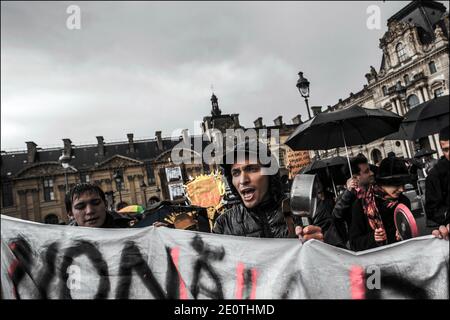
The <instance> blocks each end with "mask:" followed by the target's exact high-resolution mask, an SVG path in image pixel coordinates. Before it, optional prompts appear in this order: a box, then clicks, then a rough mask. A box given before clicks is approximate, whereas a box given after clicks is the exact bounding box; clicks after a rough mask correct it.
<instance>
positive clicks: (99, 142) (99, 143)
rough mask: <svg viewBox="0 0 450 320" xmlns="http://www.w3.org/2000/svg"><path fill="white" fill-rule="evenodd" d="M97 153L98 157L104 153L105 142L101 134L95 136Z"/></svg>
mask: <svg viewBox="0 0 450 320" xmlns="http://www.w3.org/2000/svg"><path fill="white" fill-rule="evenodd" d="M96 138H97V153H98V155H99V156H100V157H103V156H104V155H105V144H104V142H103V137H102V136H97V137H96Z"/></svg>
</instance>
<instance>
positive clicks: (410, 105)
mask: <svg viewBox="0 0 450 320" xmlns="http://www.w3.org/2000/svg"><path fill="white" fill-rule="evenodd" d="M406 104H407V106H408V108H409V109H412V108H414V107H415V106H417V105H418V104H420V101H419V98H417V96H416V95H415V94H412V95H410V96H409V97H408V99H406Z"/></svg>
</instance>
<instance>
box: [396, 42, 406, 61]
mask: <svg viewBox="0 0 450 320" xmlns="http://www.w3.org/2000/svg"><path fill="white" fill-rule="evenodd" d="M395 51H397V57H398V61H399V62H403V61H405V60H406V58H408V56H407V55H406V50H405V46H404V45H403V43H401V42H400V43H399V44H398V45H397V47H396V48H395Z"/></svg>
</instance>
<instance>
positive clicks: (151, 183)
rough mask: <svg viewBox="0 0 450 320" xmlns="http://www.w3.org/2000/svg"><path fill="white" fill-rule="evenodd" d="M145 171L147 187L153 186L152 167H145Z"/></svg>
mask: <svg viewBox="0 0 450 320" xmlns="http://www.w3.org/2000/svg"><path fill="white" fill-rule="evenodd" d="M146 170H147V178H148V179H147V183H148V185H149V186H151V185H154V184H155V171H153V168H152V166H147V167H146Z"/></svg>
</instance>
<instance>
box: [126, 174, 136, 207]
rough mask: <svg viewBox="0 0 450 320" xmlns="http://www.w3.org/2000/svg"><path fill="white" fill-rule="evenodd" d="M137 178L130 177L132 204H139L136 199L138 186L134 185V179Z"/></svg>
mask: <svg viewBox="0 0 450 320" xmlns="http://www.w3.org/2000/svg"><path fill="white" fill-rule="evenodd" d="M135 178H136V176H128V183H129V184H130V196H131V203H133V204H135V203H137V199H136V185H135V183H134V179H135Z"/></svg>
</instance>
